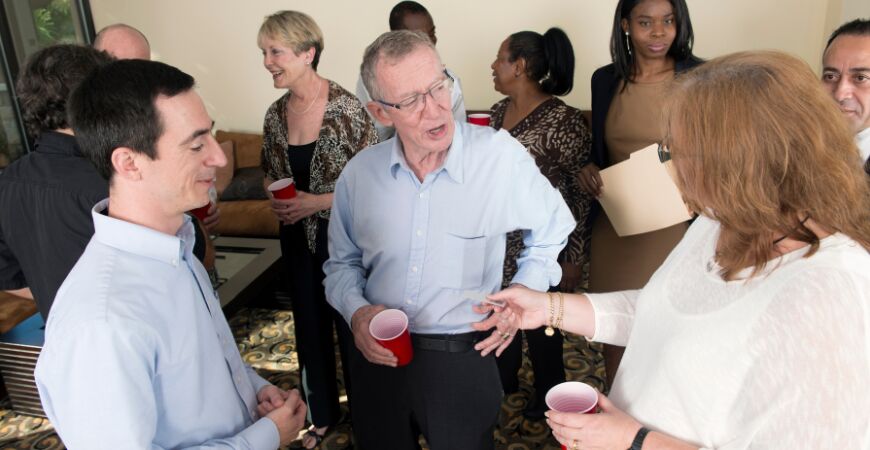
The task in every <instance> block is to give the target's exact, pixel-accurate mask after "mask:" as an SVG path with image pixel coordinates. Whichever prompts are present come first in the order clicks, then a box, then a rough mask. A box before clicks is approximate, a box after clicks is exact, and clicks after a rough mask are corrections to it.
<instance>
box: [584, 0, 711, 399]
mask: <svg viewBox="0 0 870 450" xmlns="http://www.w3.org/2000/svg"><path fill="white" fill-rule="evenodd" d="M692 40H693V33H692V24H691V21H690V20H689V11H688V8H687V6H686V3H685V0H620V2H619V4H618V5H617V6H616V13H615V14H614V21H613V33H612V35H611V40H610V52H611V56H612V58H613V63H612V64H609V65H607V66H604V67H602V68H599V69H598V70H596V71H595V73H594V74H593V75H592V163H590V164H587V165H586V166H585V167H583V170H582V171H581V175H580V182H581V185H582V186H583V188H584V189H585V190H586V191H587V192H589V193H591V194H593V195H595V196H596V197H597V196H598V195H599V194H600V193H601V190H602V189H607V187H606V186H603V184H602V182H601V177H600V176H599V175H598V170H599V169H603V168H605V167H608V166H610V165H612V164H616V163H619V162H622V161H624V160H626V159H628V158H629V155H630V154H631V153H632V152H634V151H636V150H640V149H642V148H644V147H646V146H648V145H650V144H653V143H656V142H661V141H662V140H663V139H664V136H663V132H662V130H664V123H663V117H662V113H661V110H662V107H663V104H664V100H665V95H666V92H667V88H668V86H669V85H670V84H671V83H672V82H673V80H674V77H675V76H676V74H678V73H679V72H681V71H684V70H688V69H690V68H692V67H694V66H696V65H698V64H699V63H700V60H699V59H697V58H696V57H695V56H694V55H692ZM592 217H593V218H594V219H593V222H592V223H593V225H592V247H591V256H590V280H589V290H590V292H610V291H617V290H625V289H639V288H641V287H643V286H644V285H645V284H646V282H647V281H648V280H649V278H650V276H652V274H653V272H654V271H655V269H656V268H658V267H659V266H660V265H661V264H662V262H664V260H665V258H666V257H667V255H668V254H669V253H670V251H671V250H672V249H673V248H674V246H675V245H676V244H677V242H679V240H680V239H681V238H682V236H683V233H684V232H685V231H686V229H687V228H688V223H681V224H677V225H674V226H671V227H668V228H665V229H662V230H658V231H653V232H650V233H644V234H639V235H635V236H626V237H619V236H618V235H617V234H616V232H615V231H614V229H613V226H612V225H611V223H610V220H608V218H607V215H606V214H604V212H603V211H601V210H600V209H599V210H598V211H597V214H592ZM622 351H623V349H622V348H621V347H613V346H609V345H605V346H604V358H605V367H606V370H607V383H608V386H609V385H610V384H611V383H612V382H613V377H614V376H615V374H616V369H617V367H618V366H619V360H620V358H621V357H622Z"/></svg>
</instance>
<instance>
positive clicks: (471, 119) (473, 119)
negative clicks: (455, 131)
mask: <svg viewBox="0 0 870 450" xmlns="http://www.w3.org/2000/svg"><path fill="white" fill-rule="evenodd" d="M491 119H492V116H490V115H489V114H469V115H468V123H473V124H475V125H482V126H485V127H488V126H489V122H490V120H491Z"/></svg>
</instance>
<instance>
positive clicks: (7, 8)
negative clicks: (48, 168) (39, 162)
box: [0, 0, 94, 170]
mask: <svg viewBox="0 0 870 450" xmlns="http://www.w3.org/2000/svg"><path fill="white" fill-rule="evenodd" d="M93 36H94V24H93V20H92V19H91V9H90V4H89V3H88V0H3V2H2V7H0V44H2V45H0V56H2V61H0V64H2V69H3V70H2V73H0V170H2V169H3V168H5V167H6V166H7V165H9V163H10V162H12V161H14V160H15V159H17V158H19V157H20V156H21V155H23V154H24V153H26V152H27V151H29V149H30V148H31V144H32V143H31V142H30V141H29V140H28V139H27V137H26V136H25V132H24V127H23V125H22V122H21V111H20V110H19V108H18V103H17V101H16V96H15V82H16V81H17V79H18V72H19V71H20V68H21V67H22V66H23V65H24V62H25V61H26V60H27V57H28V56H30V55H32V54H33V53H34V52H36V51H38V50H40V49H42V48H45V47H47V46H49V45H53V44H61V43H70V44H74V43H80V44H88V43H90V42H91V41H92V40H93Z"/></svg>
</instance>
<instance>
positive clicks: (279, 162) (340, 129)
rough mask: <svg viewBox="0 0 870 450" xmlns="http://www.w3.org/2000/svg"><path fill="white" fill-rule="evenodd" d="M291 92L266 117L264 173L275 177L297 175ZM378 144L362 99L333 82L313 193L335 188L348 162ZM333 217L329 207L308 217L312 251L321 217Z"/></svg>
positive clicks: (317, 147) (314, 163)
mask: <svg viewBox="0 0 870 450" xmlns="http://www.w3.org/2000/svg"><path fill="white" fill-rule="evenodd" d="M290 95H291V93H290V92H287V93H286V94H284V95H282V96H281V98H279V99H278V100H276V101H275V103H272V106H270V107H269V109H268V110H267V111H266V117H265V119H264V120H263V154H262V158H261V164H262V167H263V172H265V173H266V176H267V177H269V178H271V179H272V180H279V179H281V178H287V177H292V176H293V171H292V170H291V169H290V162H289V161H288V159H287V101H288V100H290ZM377 143H378V133H377V131H376V130H375V126H374V124H373V123H372V120H371V119H370V118H369V116H368V114H367V113H366V112H365V109H364V108H363V107H362V105H360V103H359V100H357V98H356V97H355V96H354V95H353V94H351V93H350V92H348V91H346V90H345V89H344V88H342V87H341V86H339V85H338V83H335V82H333V81H331V80H330V81H329V97H328V99H327V100H326V109H325V110H324V111H323V124H322V125H321V126H320V134H319V135H318V136H317V143H316V145H315V147H314V156H313V157H312V159H311V186H310V189H311V193H312V194H327V193H330V192H332V191H334V190H335V181H336V180H338V175H339V174H340V173H341V170H342V169H344V166H345V164H347V162H348V161H349V160H350V158H351V157H353V155H355V154H356V153H357V152H359V151H360V150H362V149H364V148H366V147H368V146H370V145H374V144H377ZM318 218H321V219H327V220H328V219H329V210H328V209H326V210H323V211H319V212H318V213H316V214H314V215H312V216H309V217H306V218H305V219H304V226H305V235H306V236H307V238H308V247H309V249H310V250H311V253H314V251H315V237H316V236H317V226H318V225H317V219H318Z"/></svg>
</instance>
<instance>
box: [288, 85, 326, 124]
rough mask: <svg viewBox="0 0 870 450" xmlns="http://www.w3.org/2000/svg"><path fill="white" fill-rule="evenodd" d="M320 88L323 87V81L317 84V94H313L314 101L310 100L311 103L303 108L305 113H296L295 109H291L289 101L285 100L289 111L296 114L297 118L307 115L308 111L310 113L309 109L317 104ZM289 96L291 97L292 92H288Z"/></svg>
mask: <svg viewBox="0 0 870 450" xmlns="http://www.w3.org/2000/svg"><path fill="white" fill-rule="evenodd" d="M322 87H323V80H319V81H318V83H317V93H316V94H314V99H312V100H311V103H310V104H309V105H308V107H307V108H305V111H302V112H299V111H296V110H295V109H293V105H291V104H290V99H287V108H288V109H290V112H292V113H293V114H296V115H297V116H301V115H303V114H305V113H307V112H308V111H311V108H312V107H313V106H314V103H316V102H317V98H318V97H320V89H321V88H322ZM290 95H291V96H292V95H293V92H292V91H291V92H290Z"/></svg>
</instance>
